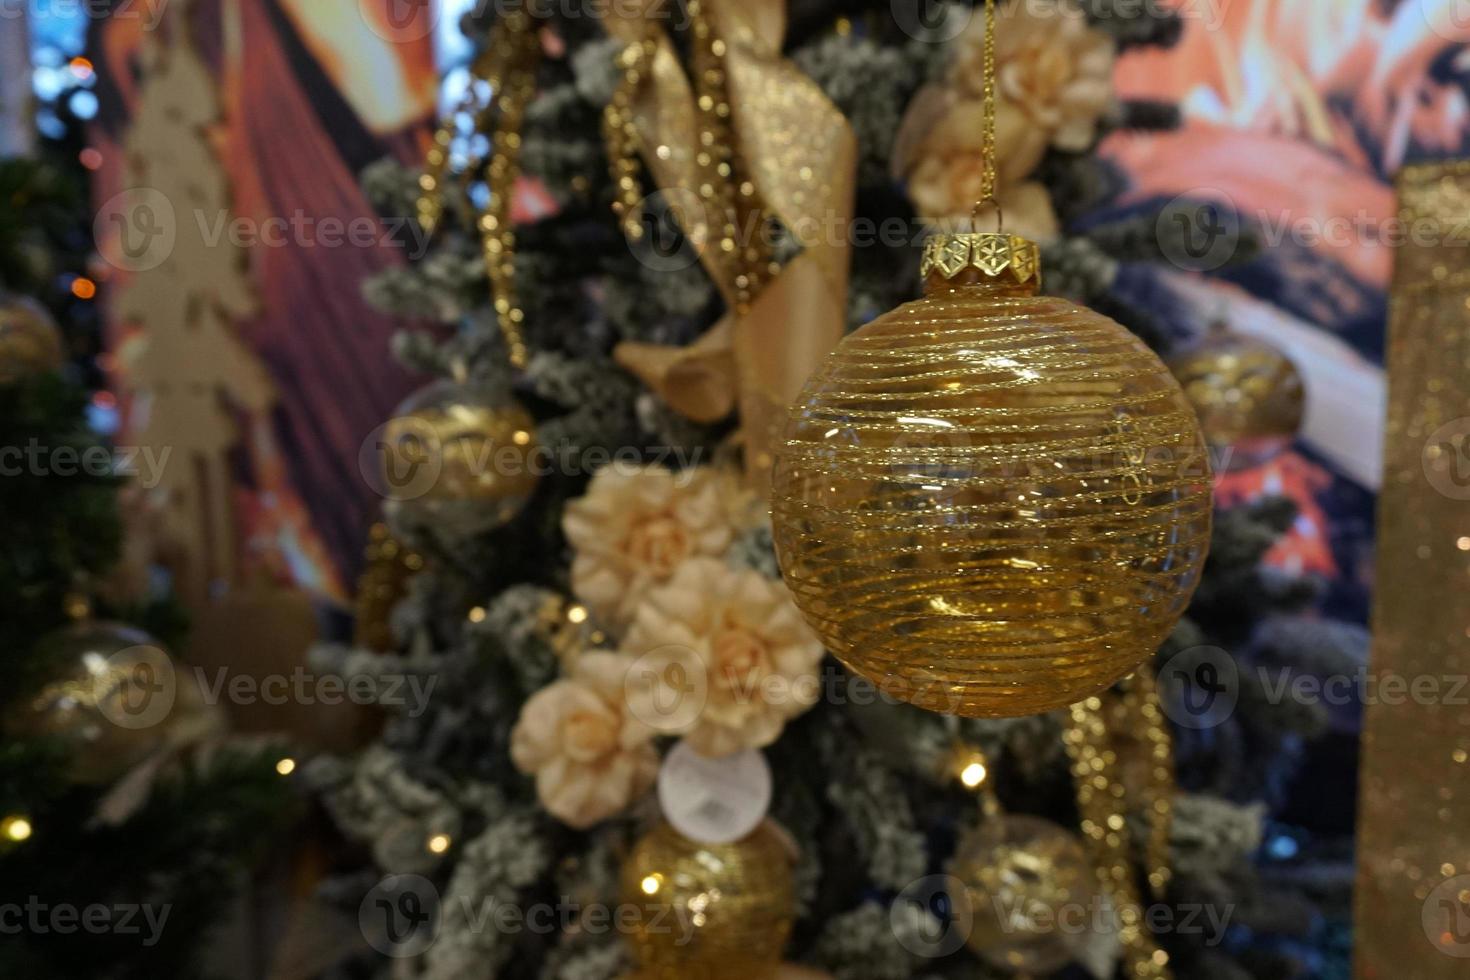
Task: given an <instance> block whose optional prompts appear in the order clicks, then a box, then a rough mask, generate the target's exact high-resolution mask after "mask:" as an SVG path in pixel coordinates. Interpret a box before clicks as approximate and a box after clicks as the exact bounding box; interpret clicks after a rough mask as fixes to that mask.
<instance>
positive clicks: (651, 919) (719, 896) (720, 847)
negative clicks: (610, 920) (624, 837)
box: [622, 823, 795, 980]
mask: <svg viewBox="0 0 1470 980" xmlns="http://www.w3.org/2000/svg"><path fill="white" fill-rule="evenodd" d="M794 887H795V886H794V884H793V880H792V871H791V855H790V852H789V851H788V850H787V846H786V844H785V843H784V842H783V840H782V838H781V835H780V833H779V832H778V831H777V830H775V829H774V828H773V827H772V826H771V825H770V824H769V823H765V824H762V825H761V826H760V827H758V828H757V829H756V830H755V831H754V832H753V833H752V834H751V835H750V836H748V837H746V838H745V839H743V840H739V841H736V842H735V843H733V844H700V843H697V842H695V841H692V840H689V839H688V838H686V837H684V836H683V835H682V834H680V833H679V832H678V831H676V830H674V829H673V827H671V826H669V825H668V824H661V825H660V826H658V827H656V828H655V829H654V830H653V831H651V832H650V833H649V834H647V835H646V836H645V837H644V838H643V839H642V840H640V841H639V842H638V843H637V844H636V845H635V846H634V848H633V851H632V853H631V854H629V856H628V858H627V860H626V861H625V862H624V864H623V869H622V898H623V902H624V903H625V904H626V905H627V906H629V907H631V908H635V909H638V910H639V913H640V914H639V915H637V916H636V917H634V918H635V925H634V927H633V928H632V930H631V932H630V933H629V941H630V943H631V944H632V948H633V959H634V961H635V962H636V963H637V965H638V968H637V971H636V973H635V975H636V976H638V977H640V978H643V980H685V978H689V977H699V978H702V980H726V978H729V980H745V978H749V977H760V976H766V975H770V974H771V973H773V972H774V971H775V970H776V969H777V968H778V967H779V965H780V963H781V961H782V958H783V957H782V953H783V951H784V950H785V947H786V940H787V938H788V937H789V936H790V934H791V923H792V919H793V917H794V915H795V905H794V903H795V891H794Z"/></svg>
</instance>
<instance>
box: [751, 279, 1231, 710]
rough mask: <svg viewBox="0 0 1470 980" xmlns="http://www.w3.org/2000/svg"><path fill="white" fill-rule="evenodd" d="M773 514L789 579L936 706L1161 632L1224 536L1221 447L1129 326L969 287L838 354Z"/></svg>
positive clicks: (1106, 654)
mask: <svg viewBox="0 0 1470 980" xmlns="http://www.w3.org/2000/svg"><path fill="white" fill-rule="evenodd" d="M773 515H774V516H775V519H776V527H777V548H778V553H779V554H780V555H781V558H782V571H783V574H784V576H785V579H786V582H787V584H788V586H789V587H790V588H791V590H792V592H793V594H794V596H795V598H796V600H797V604H798V606H799V607H801V609H802V611H803V613H804V614H805V615H806V617H807V619H808V621H809V622H810V623H811V624H812V626H813V627H814V628H815V629H816V630H817V631H818V633H819V634H820V635H821V636H822V637H823V640H824V641H825V642H826V643H827V645H828V647H829V649H831V650H832V652H833V653H834V654H835V655H836V656H837V657H838V658H839V659H841V660H842V661H843V662H844V663H847V664H848V665H849V666H850V667H852V668H853V669H854V670H856V671H858V672H859V673H861V674H863V675H864V676H867V677H869V678H872V679H874V680H876V681H878V682H879V683H880V684H882V685H884V686H885V689H887V690H888V691H890V692H891V693H893V694H895V695H896V696H898V697H901V698H903V699H905V700H910V701H913V702H914V703H917V704H919V705H921V706H923V707H928V708H931V709H933V710H938V711H947V712H956V713H959V714H969V715H993V714H1027V713H1032V712H1037V711H1044V710H1051V709H1054V708H1058V707H1063V706H1065V705H1067V704H1069V703H1071V702H1074V701H1076V700H1077V699H1078V698H1080V697H1083V696H1086V695H1087V694H1090V693H1092V692H1095V691H1097V690H1100V689H1102V688H1105V687H1107V686H1108V685H1109V684H1111V683H1113V682H1114V681H1116V680H1117V679H1118V678H1119V677H1120V676H1122V675H1123V674H1126V673H1127V672H1129V671H1130V670H1132V669H1133V668H1134V667H1135V666H1136V665H1137V663H1138V661H1139V659H1140V658H1141V651H1142V652H1147V651H1151V650H1153V649H1155V648H1156V647H1157V646H1158V644H1159V643H1160V642H1162V641H1163V639H1164V637H1165V636H1166V635H1167V634H1168V632H1169V630H1170V629H1171V628H1172V626H1173V623H1174V622H1175V620H1176V619H1177V618H1178V616H1179V615H1180V613H1181V612H1182V611H1183V609H1184V607H1185V605H1186V604H1187V602H1188V599H1189V596H1190V595H1191V594H1192V591H1193V588H1194V585H1195V583H1196V582H1197V579H1198V574H1199V567H1200V564H1201V563H1202V561H1203V556H1204V553H1205V551H1206V549H1207V546H1208V543H1209V527H1210V493H1209V479H1208V464H1207V462H1206V459H1205V455H1204V450H1203V444H1202V442H1201V440H1200V436H1199V431H1198V427H1197V425H1196V423H1195V420H1194V416H1193V414H1192V412H1191V410H1190V408H1189V405H1188V403H1187V402H1186V401H1185V400H1184V397H1183V394H1182V392H1181V391H1180V390H1179V387H1178V385H1177V384H1176V383H1175V382H1174V380H1173V378H1172V376H1170V374H1169V372H1168V370H1167V369H1166V368H1165V367H1164V366H1163V365H1162V364H1161V363H1160V362H1159V361H1158V359H1157V358H1156V357H1154V356H1153V355H1152V353H1151V352H1149V351H1148V350H1147V348H1146V347H1144V345H1143V344H1142V342H1140V341H1139V340H1138V339H1137V338H1135V337H1133V336H1132V335H1131V334H1129V333H1128V332H1127V331H1125V330H1124V329H1123V328H1122V327H1120V326H1118V325H1117V324H1115V323H1113V322H1112V321H1110V320H1106V319H1105V318H1102V317H1099V316H1097V315H1096V314H1094V313H1091V312H1090V311H1087V310H1083V309H1081V308H1079V307H1075V306H1072V305H1071V304H1068V303H1066V302H1065V301H1063V300H1058V299H1051V298H1043V297H1026V296H1022V297H1004V296H1002V297H996V296H994V295H990V294H987V293H986V291H985V290H984V289H978V288H969V287H961V288H958V289H955V290H952V291H941V292H938V293H937V294H931V295H930V296H928V297H926V298H925V299H924V300H922V301H919V302H917V303H913V304H909V305H907V306H905V307H902V308H900V309H899V310H896V311H894V312H893V313H891V314H888V315H887V316H885V317H883V318H882V319H881V320H879V321H875V322H874V323H873V324H870V325H869V326H868V327H865V328H864V329H863V330H862V331H860V332H859V333H857V334H854V335H852V336H850V337H849V338H847V339H846V340H845V341H844V342H843V343H842V344H841V346H839V348H838V349H837V350H836V351H835V352H834V353H833V354H832V355H831V356H829V358H828V359H827V361H826V362H824V364H823V366H822V368H821V369H820V370H819V371H818V372H817V373H816V374H815V375H814V376H813V377H812V378H811V379H810V381H809V382H808V385H807V389H806V392H805V393H804V396H803V398H802V399H801V400H800V401H799V402H798V407H796V408H795V409H793V412H792V414H791V417H790V421H789V424H788V428H787V432H786V437H785V440H784V443H783V445H782V448H781V452H780V456H779V463H778V466H777V469H776V474H775V484H774V493H773Z"/></svg>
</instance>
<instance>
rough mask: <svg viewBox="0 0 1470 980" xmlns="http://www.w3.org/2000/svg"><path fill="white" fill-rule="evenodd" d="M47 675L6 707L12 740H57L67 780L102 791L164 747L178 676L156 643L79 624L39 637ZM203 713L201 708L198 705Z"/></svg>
mask: <svg viewBox="0 0 1470 980" xmlns="http://www.w3.org/2000/svg"><path fill="white" fill-rule="evenodd" d="M36 656H37V658H38V660H39V662H41V663H45V664H48V665H49V666H50V668H51V673H50V675H49V676H48V677H47V679H46V680H45V681H44V683H42V685H41V686H40V688H39V689H38V690H36V691H34V692H31V693H29V694H26V695H22V696H21V697H19V698H18V699H16V700H15V702H14V703H13V704H12V706H11V708H10V709H9V713H8V715H7V717H6V718H5V719H4V725H3V727H4V729H5V731H6V733H7V734H8V735H10V736H11V737H28V738H43V737H44V738H55V739H59V740H61V741H62V742H63V743H64V744H65V745H66V746H67V747H68V748H69V749H70V750H71V753H72V755H71V770H70V775H71V777H72V778H73V779H74V780H75V781H76V782H78V783H84V784H88V785H106V784H108V783H111V782H112V781H114V780H115V779H117V778H118V777H119V776H121V775H122V774H123V773H125V772H127V771H128V770H130V769H132V768H133V767H134V766H136V765H137V764H138V763H140V762H142V761H143V760H144V759H146V758H147V757H148V756H150V755H151V754H153V753H154V752H155V751H157V750H158V749H159V748H160V747H162V746H163V745H164V744H165V742H166V741H167V739H168V738H169V733H170V731H171V730H172V726H174V725H176V724H178V722H179V718H178V711H177V710H176V709H177V708H180V707H183V708H186V709H188V710H190V711H192V710H193V708H194V707H196V705H195V702H196V701H197V700H198V699H194V698H186V699H184V704H183V705H180V704H179V700H180V699H179V698H178V692H179V687H180V684H179V672H178V670H177V669H176V668H175V666H174V662H173V659H172V658H171V657H170V656H169V655H168V653H166V652H165V651H164V649H163V647H162V646H161V645H160V644H159V643H158V641H157V640H155V639H153V637H151V636H149V635H148V634H147V633H144V632H143V631H141V630H137V629H134V628H132V627H130V626H124V625H122V624H119V623H107V622H84V623H78V624H74V625H72V626H68V627H65V628H63V629H61V630H58V631H56V632H54V633H51V634H49V635H48V636H46V637H44V638H42V640H41V641H40V643H39V645H38V647H37V650H36ZM198 707H200V708H201V710H203V707H204V706H198Z"/></svg>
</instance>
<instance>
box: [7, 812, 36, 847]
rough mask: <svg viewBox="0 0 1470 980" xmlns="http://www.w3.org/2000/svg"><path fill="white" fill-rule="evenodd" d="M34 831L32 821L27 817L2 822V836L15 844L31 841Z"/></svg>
mask: <svg viewBox="0 0 1470 980" xmlns="http://www.w3.org/2000/svg"><path fill="white" fill-rule="evenodd" d="M34 830H35V828H33V827H32V826H31V822H30V820H28V819H26V818H25V817H20V816H15V817H6V818H5V819H4V820H0V835H3V836H4V838H5V839H6V840H8V841H11V842H12V843H15V844H19V843H21V842H22V841H26V840H30V837H31V834H32V833H33V832H34Z"/></svg>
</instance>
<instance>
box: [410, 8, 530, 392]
mask: <svg viewBox="0 0 1470 980" xmlns="http://www.w3.org/2000/svg"><path fill="white" fill-rule="evenodd" d="M540 62H541V39H540V35H539V32H538V30H537V25H536V21H535V19H534V18H533V17H532V16H531V15H530V14H529V13H527V12H526V11H525V10H523V9H517V10H513V11H510V12H508V13H507V14H505V16H504V17H502V18H501V19H500V21H499V22H498V23H497V24H496V25H495V27H494V29H493V31H492V33H491V35H490V40H489V44H488V46H487V48H486V50H485V52H484V54H483V55H481V56H480V58H478V59H476V61H475V63H474V65H473V66H472V68H471V75H472V78H471V82H470V86H469V90H468V92H469V93H474V92H475V90H476V89H477V87H478V86H480V85H483V86H484V87H486V88H488V90H489V91H490V92H491V93H492V94H491V99H490V102H489V103H488V104H486V105H484V106H482V107H480V110H479V112H478V113H477V116H476V122H475V129H476V131H477V132H484V133H487V134H488V136H489V140H490V160H489V164H488V166H486V167H485V184H486V189H487V190H488V192H489V197H488V200H487V202H486V204H485V208H484V210H483V211H481V212H480V214H479V216H478V217H477V219H476V222H475V225H476V228H477V230H478V232H479V235H480V249H481V256H482V258H483V260H484V263H485V274H486V276H487V277H488V279H489V280H490V293H491V296H492V298H493V302H494V306H495V316H496V320H497V321H498V323H499V325H500V332H501V334H502V336H503V337H504V338H505V345H506V349H507V351H508V352H509V358H510V362H511V364H512V365H513V366H514V367H516V368H524V367H525V366H526V362H527V359H528V357H529V351H528V349H527V347H526V341H525V331H524V328H523V323H524V321H525V311H524V310H522V309H521V306H520V302H519V299H518V298H517V295H516V289H515V230H514V228H513V227H512V225H511V206H512V204H513V203H514V198H515V184H516V179H517V178H518V177H519V176H520V170H521V168H520V155H521V143H522V140H521V131H522V127H523V125H524V122H525V114H526V107H527V106H528V105H529V104H530V102H531V99H532V98H533V97H534V96H535V94H536V68H537V66H538V65H539V64H540ZM474 104H475V102H474V98H473V95H472V94H467V96H466V100H465V101H464V102H463V103H462V104H461V105H460V107H459V110H458V111H457V112H456V113H455V114H454V115H451V117H450V118H449V119H448V120H446V121H445V122H444V124H443V125H441V126H440V128H439V130H438V132H437V133H435V135H434V143H433V145H432V146H431V147H430V149H429V154H428V158H427V160H426V166H425V170H424V174H423V176H422V177H420V179H419V190H420V191H421V194H420V196H419V200H418V216H419V222H420V224H422V225H423V227H424V230H425V231H426V232H428V233H430V234H432V233H433V231H434V230H435V229H436V228H437V227H438V224H439V221H440V219H441V217H442V215H443V211H444V186H443V185H444V182H445V178H446V175H447V172H448V167H449V149H450V144H451V143H452V142H453V139H454V119H455V117H456V116H458V115H460V114H463V113H465V112H468V111H469V110H470V109H471V108H472V107H473V106H474Z"/></svg>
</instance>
